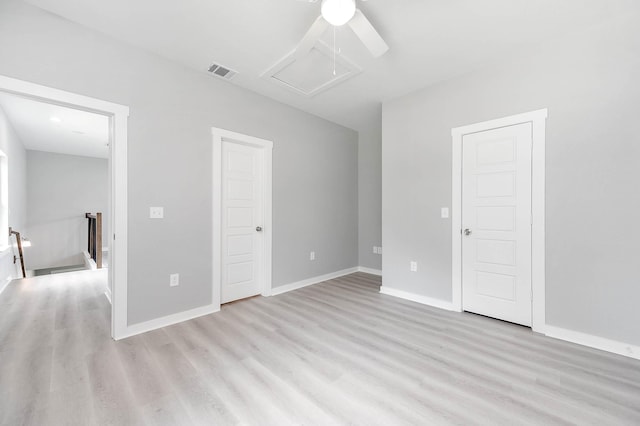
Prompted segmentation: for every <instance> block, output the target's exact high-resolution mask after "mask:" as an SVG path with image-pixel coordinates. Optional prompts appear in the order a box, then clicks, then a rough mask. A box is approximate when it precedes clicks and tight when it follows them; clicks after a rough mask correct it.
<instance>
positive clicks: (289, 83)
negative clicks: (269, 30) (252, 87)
mask: <svg viewBox="0 0 640 426" xmlns="http://www.w3.org/2000/svg"><path fill="white" fill-rule="evenodd" d="M333 71H334V54H333V51H332V50H331V49H330V48H329V46H327V45H326V44H325V43H323V42H322V41H319V42H318V43H316V45H315V46H314V47H313V48H312V49H311V50H310V51H309V53H308V54H306V55H304V56H302V57H296V55H295V51H294V52H291V53H290V54H289V55H287V56H286V57H284V58H283V59H282V60H280V61H279V62H278V63H277V64H275V65H274V66H272V67H271V68H269V69H268V70H267V71H265V72H264V73H263V74H262V77H263V78H266V79H268V80H270V81H272V82H274V83H276V84H278V85H279V86H282V87H284V88H286V89H289V90H292V91H294V92H296V93H298V94H299V95H303V96H306V97H309V98H310V97H312V96H315V95H317V94H318V93H321V92H324V91H325V90H328V89H330V88H331V87H333V86H335V85H337V84H339V83H342V82H343V81H345V80H348V79H350V78H351V77H354V76H356V75H357V74H359V73H360V72H361V71H362V70H361V69H360V67H358V66H357V65H356V64H354V63H353V62H351V61H350V60H349V59H347V58H346V57H345V56H344V55H341V54H339V53H337V52H336V54H335V75H334V74H333Z"/></svg>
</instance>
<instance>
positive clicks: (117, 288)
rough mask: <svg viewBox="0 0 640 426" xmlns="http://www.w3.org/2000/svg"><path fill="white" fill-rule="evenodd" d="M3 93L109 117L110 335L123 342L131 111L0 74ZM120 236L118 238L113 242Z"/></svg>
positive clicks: (124, 333) (124, 332) (125, 312)
mask: <svg viewBox="0 0 640 426" xmlns="http://www.w3.org/2000/svg"><path fill="white" fill-rule="evenodd" d="M0 91H3V92H8V93H12V94H16V95H19V96H25V97H28V98H32V99H36V100H39V101H42V102H47V103H51V104H56V105H62V106H66V107H70V108H74V109H79V110H83V111H91V112H94V113H98V114H102V115H106V116H108V117H109V118H110V120H109V121H110V126H111V129H110V130H111V132H110V143H109V149H110V164H111V168H110V175H111V215H110V217H111V221H112V222H111V227H110V229H111V230H112V235H108V236H107V238H106V240H107V241H108V245H109V251H110V253H112V254H113V255H112V257H111V258H110V259H109V262H110V265H109V273H108V286H109V288H111V289H112V290H113V294H112V297H113V304H112V305H111V336H112V337H113V338H114V339H116V340H117V339H121V338H122V337H123V336H125V335H127V334H128V330H127V241H128V239H127V216H128V210H127V202H128V201H127V118H128V116H129V108H128V107H127V106H124V105H118V104H115V103H112V102H106V101H103V100H100V99H95V98H90V97H88V96H83V95H77V94H75V93H70V92H67V91H64V90H58V89H53V88H51V87H46V86H41V85H39V84H34V83H29V82H26V81H22V80H17V79H14V78H10V77H5V76H2V75H0ZM114 235H117V239H114V238H113V237H114Z"/></svg>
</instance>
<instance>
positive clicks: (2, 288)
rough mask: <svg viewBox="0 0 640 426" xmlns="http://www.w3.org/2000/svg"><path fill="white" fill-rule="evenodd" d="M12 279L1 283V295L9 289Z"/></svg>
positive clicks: (9, 278) (8, 278)
mask: <svg viewBox="0 0 640 426" xmlns="http://www.w3.org/2000/svg"><path fill="white" fill-rule="evenodd" d="M11 281H12V280H11V277H10V276H9V277H7V279H6V280H4V281H2V282H1V283H0V294H2V292H3V291H4V290H5V289H6V288H7V286H8V285H9V283H10V282H11Z"/></svg>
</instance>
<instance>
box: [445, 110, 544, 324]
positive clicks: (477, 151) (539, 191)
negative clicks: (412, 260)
mask: <svg viewBox="0 0 640 426" xmlns="http://www.w3.org/2000/svg"><path fill="white" fill-rule="evenodd" d="M546 117H547V110H546V109H543V110H538V111H533V112H529V113H524V114H519V115H515V116H511V117H505V118H501V119H496V120H491V121H486V122H482V123H476V124H472V125H468V126H463V127H458V128H454V129H452V142H453V155H452V158H453V164H452V225H451V236H452V304H453V306H454V307H455V308H456V309H457V310H459V311H463V310H465V309H468V308H469V307H470V306H471V308H470V309H469V310H470V311H472V312H475V311H479V312H478V313H480V314H483V315H489V316H493V317H495V318H499V319H505V320H507V321H513V322H517V323H520V324H525V325H527V326H529V325H530V326H531V327H532V329H533V330H534V331H537V332H544V329H545V324H546V321H545V195H544V194H545V125H546ZM519 150H520V151H522V150H529V151H528V152H518V151H519ZM527 163H528V165H527ZM518 191H520V192H519V193H520V194H521V196H520V198H519V199H518V197H517V193H518ZM476 235H477V236H478V237H477V238H476ZM517 244H521V245H522V247H521V248H520V249H516V246H517ZM518 256H519V257H518ZM521 265H522V267H521ZM518 285H519V286H520V288H518ZM470 292H475V293H477V294H476V295H477V296H478V297H477V298H476V300H474V296H476V295H474V294H471V293H470ZM517 292H519V293H520V294H518V293H517ZM523 298H524V300H525V302H524V303H525V305H528V306H525V305H522V302H523V300H522V299H523ZM478 300H480V301H479V302H478ZM516 302H518V303H520V305H518V304H517V303H516ZM509 310H511V311H510V312H507V311H509ZM505 312H507V313H505ZM513 318H517V320H514V319H513Z"/></svg>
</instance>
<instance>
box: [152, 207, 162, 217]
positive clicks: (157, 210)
mask: <svg viewBox="0 0 640 426" xmlns="http://www.w3.org/2000/svg"><path fill="white" fill-rule="evenodd" d="M149 218H150V219H162V218H164V207H149Z"/></svg>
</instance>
